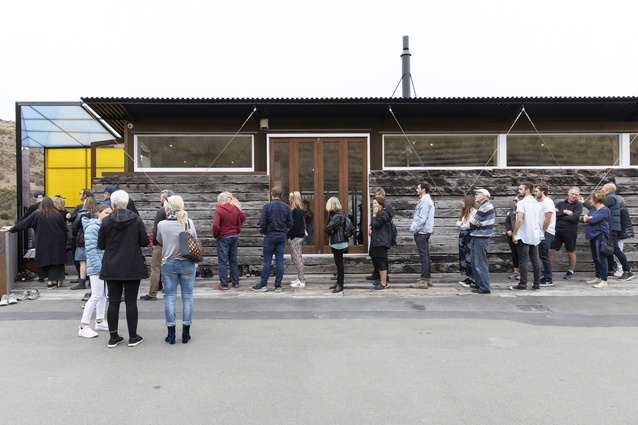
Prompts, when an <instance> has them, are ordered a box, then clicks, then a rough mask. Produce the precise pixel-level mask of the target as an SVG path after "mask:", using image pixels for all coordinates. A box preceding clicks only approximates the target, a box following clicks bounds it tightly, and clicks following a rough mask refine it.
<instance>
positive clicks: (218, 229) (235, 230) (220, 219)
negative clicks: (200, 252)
mask: <svg viewBox="0 0 638 425" xmlns="http://www.w3.org/2000/svg"><path fill="white" fill-rule="evenodd" d="M241 225H242V221H241V218H240V216H239V209H238V208H237V207H236V206H234V205H233V204H231V203H230V201H229V200H228V196H227V195H226V194H225V193H223V192H222V193H220V194H219V195H217V208H215V215H214V217H213V237H214V238H215V239H217V242H216V246H217V267H218V271H219V273H218V274H219V285H215V286H213V289H215V290H217V291H227V290H228V263H230V278H231V280H232V284H233V288H239V266H238V265H237V238H238V237H239V232H240V231H241ZM264 258H265V256H264Z"/></svg>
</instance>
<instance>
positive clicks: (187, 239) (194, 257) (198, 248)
mask: <svg viewBox="0 0 638 425" xmlns="http://www.w3.org/2000/svg"><path fill="white" fill-rule="evenodd" d="M189 228H190V225H189V224H188V223H186V224H185V225H184V231H183V232H181V233H180V234H179V250H180V252H181V254H182V257H184V258H186V259H188V260H191V261H192V262H194V263H199V262H202V261H203V260H204V251H203V250H202V243H201V242H200V241H199V239H195V238H194V237H193V235H191V234H190V233H189V231H188V229H189Z"/></svg>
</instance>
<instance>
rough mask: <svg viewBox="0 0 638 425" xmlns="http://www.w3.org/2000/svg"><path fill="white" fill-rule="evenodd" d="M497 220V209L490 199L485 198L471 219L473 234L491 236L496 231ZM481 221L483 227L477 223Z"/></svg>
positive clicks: (481, 236)
mask: <svg viewBox="0 0 638 425" xmlns="http://www.w3.org/2000/svg"><path fill="white" fill-rule="evenodd" d="M495 220H496V210H495V209H494V205H492V204H491V202H490V201H489V200H487V199H486V200H485V202H483V204H481V206H480V207H479V209H478V210H477V211H476V213H475V214H474V216H473V217H472V218H471V219H470V229H471V230H472V233H470V235H471V236H473V237H475V238H489V237H490V236H492V233H494V221H495ZM479 221H480V222H481V227H478V226H477V225H476V223H478V222H479Z"/></svg>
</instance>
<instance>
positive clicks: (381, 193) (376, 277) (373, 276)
mask: <svg viewBox="0 0 638 425" xmlns="http://www.w3.org/2000/svg"><path fill="white" fill-rule="evenodd" d="M377 196H383V197H385V190H383V188H382V187H377V188H375V189H374V197H375V198H376V197H377ZM384 208H385V210H386V211H387V212H388V214H389V215H390V217H393V216H394V208H392V204H391V203H390V202H388V200H387V198H386V201H385V205H384ZM373 266H374V263H373ZM389 272H390V270H389V269H388V277H387V278H386V284H387V283H389V282H390V276H389ZM380 279H381V276H380V275H379V270H377V268H376V267H375V268H374V271H373V272H372V274H371V275H370V276H366V280H374V281H375V284H376V281H378V280H380Z"/></svg>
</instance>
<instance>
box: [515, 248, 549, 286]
mask: <svg viewBox="0 0 638 425" xmlns="http://www.w3.org/2000/svg"><path fill="white" fill-rule="evenodd" d="M542 243H543V241H541V243H540V244H542ZM540 244H539V245H540ZM539 245H528V244H526V243H523V242H522V241H519V242H518V246H517V248H518V272H519V274H520V275H521V277H520V283H521V285H527V272H528V271H529V265H528V262H527V260H528V259H531V260H532V271H533V273H534V285H538V284H539V283H540V281H541V262H540V259H539V255H538V251H539V249H538V247H539Z"/></svg>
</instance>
